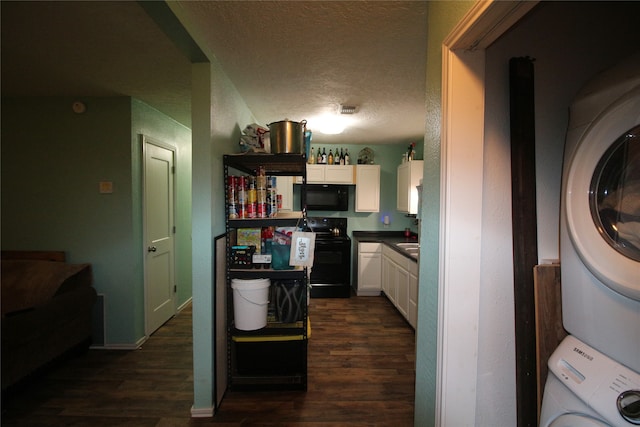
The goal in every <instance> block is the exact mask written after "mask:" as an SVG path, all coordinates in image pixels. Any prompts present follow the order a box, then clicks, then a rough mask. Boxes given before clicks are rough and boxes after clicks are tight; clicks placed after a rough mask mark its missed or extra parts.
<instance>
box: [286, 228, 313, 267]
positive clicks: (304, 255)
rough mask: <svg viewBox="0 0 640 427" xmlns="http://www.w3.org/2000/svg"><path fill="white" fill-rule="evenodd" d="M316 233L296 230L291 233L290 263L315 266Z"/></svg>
mask: <svg viewBox="0 0 640 427" xmlns="http://www.w3.org/2000/svg"><path fill="white" fill-rule="evenodd" d="M315 244H316V233H313V232H307V231H294V232H293V234H292V235H291V253H290V256H289V265H302V266H306V267H311V266H313V255H314V250H315Z"/></svg>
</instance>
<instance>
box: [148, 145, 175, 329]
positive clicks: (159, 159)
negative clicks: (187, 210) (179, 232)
mask: <svg viewBox="0 0 640 427" xmlns="http://www.w3.org/2000/svg"><path fill="white" fill-rule="evenodd" d="M143 145H144V154H145V155H144V231H145V249H144V251H145V329H146V331H145V332H146V334H147V335H151V334H152V333H153V332H155V331H156V330H157V329H158V328H159V327H160V326H162V325H163V324H164V323H165V322H166V321H167V320H169V319H170V318H171V317H172V316H173V315H174V314H175V282H174V280H175V279H174V231H175V230H174V220H173V216H174V180H173V176H174V152H173V150H172V149H169V148H165V147H162V146H160V145H159V144H157V143H153V142H150V141H149V139H148V138H144V144H143Z"/></svg>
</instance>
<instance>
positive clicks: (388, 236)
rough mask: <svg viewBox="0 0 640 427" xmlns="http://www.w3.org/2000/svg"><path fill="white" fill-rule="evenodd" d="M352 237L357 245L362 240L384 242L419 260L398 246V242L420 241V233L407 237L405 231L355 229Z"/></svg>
mask: <svg viewBox="0 0 640 427" xmlns="http://www.w3.org/2000/svg"><path fill="white" fill-rule="evenodd" d="M352 239H353V240H354V241H355V243H356V245H357V244H358V243H360V242H379V243H383V244H385V245H387V246H388V247H390V248H392V249H394V250H395V251H396V252H398V253H400V254H402V255H404V256H406V257H407V258H409V259H411V260H413V261H417V257H416V256H412V255H411V254H410V253H409V252H407V251H405V250H403V249H402V248H400V247H398V246H396V243H418V235H417V234H415V233H412V234H411V237H405V236H404V231H354V232H353V233H352Z"/></svg>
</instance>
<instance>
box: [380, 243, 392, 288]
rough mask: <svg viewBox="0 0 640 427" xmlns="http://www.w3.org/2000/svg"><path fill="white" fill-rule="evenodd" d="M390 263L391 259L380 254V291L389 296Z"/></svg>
mask: <svg viewBox="0 0 640 427" xmlns="http://www.w3.org/2000/svg"><path fill="white" fill-rule="evenodd" d="M390 264H391V260H390V259H389V258H388V257H386V256H385V255H384V249H383V255H382V291H383V292H384V294H385V295H386V296H387V298H389V282H390Z"/></svg>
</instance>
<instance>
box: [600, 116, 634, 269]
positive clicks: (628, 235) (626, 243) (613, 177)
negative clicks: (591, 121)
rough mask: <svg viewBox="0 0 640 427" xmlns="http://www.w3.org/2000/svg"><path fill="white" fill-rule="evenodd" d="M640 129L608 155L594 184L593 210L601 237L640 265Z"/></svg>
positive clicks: (624, 138) (628, 133)
mask: <svg viewBox="0 0 640 427" xmlns="http://www.w3.org/2000/svg"><path fill="white" fill-rule="evenodd" d="M639 134H640V125H638V126H635V127H634V128H632V129H631V130H629V131H628V132H625V133H624V134H623V135H622V136H621V137H620V138H618V139H617V140H616V141H615V142H614V143H613V144H612V145H611V147H609V149H608V150H607V151H606V152H605V153H604V155H603V156H602V158H601V159H600V161H599V162H598V165H597V166H596V170H595V172H594V174H593V179H592V180H591V186H590V191H589V206H590V208H591V216H592V217H593V221H594V222H595V225H596V227H597V228H598V230H599V231H600V234H601V235H602V236H603V238H604V239H605V240H606V241H607V243H608V244H609V245H611V246H612V247H613V248H614V249H615V250H616V251H618V252H619V253H621V254H623V255H624V256H626V257H628V258H631V259H632V260H635V261H640V136H639Z"/></svg>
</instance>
